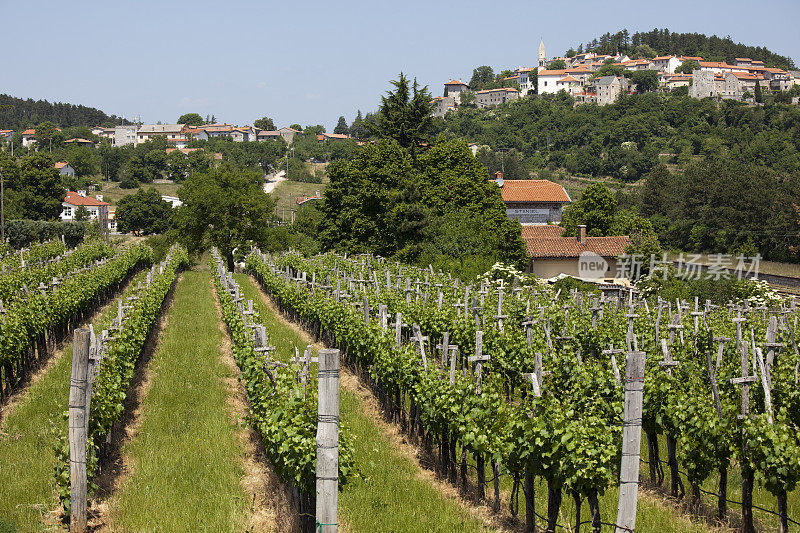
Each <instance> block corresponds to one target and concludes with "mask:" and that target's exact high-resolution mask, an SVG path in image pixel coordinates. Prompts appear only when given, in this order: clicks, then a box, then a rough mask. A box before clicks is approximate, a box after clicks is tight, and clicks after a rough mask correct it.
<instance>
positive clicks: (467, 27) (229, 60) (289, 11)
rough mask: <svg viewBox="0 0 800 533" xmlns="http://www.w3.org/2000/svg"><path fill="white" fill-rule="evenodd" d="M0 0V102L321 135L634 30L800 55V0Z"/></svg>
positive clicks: (151, 120) (168, 120) (145, 118)
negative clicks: (408, 101)
mask: <svg viewBox="0 0 800 533" xmlns="http://www.w3.org/2000/svg"><path fill="white" fill-rule="evenodd" d="M603 5H604V4H603V3H602V2H596V1H594V2H588V1H583V0H572V1H569V2H560V1H553V2H532V1H530V2H526V1H521V0H507V1H506V2H493V1H486V0H484V1H482V2H474V1H471V0H452V1H449V2H440V1H437V0H429V1H426V2H420V1H417V0H406V1H404V2H391V3H389V2H383V1H380V0H372V1H348V0H332V1H325V2H322V1H316V0H307V1H305V2H295V1H292V0H283V1H272V0H264V1H249V0H247V1H224V0H218V1H215V2H207V1H189V2H186V1H184V2H172V1H168V0H165V1H150V0H142V1H138V0H129V1H126V2H119V1H116V0H114V1H108V0H105V1H103V2H88V1H86V2H84V1H81V0H77V1H75V2H63V1H60V2H54V1H46V0H40V1H37V2H25V1H22V0H0V21H2V28H3V33H2V42H3V43H4V44H5V45H6V46H4V47H3V51H2V52H0V93H2V92H5V93H9V94H11V95H14V96H19V97H24V98H28V97H30V98H34V99H39V98H45V99H48V100H50V101H63V102H70V103H76V104H84V105H89V106H93V107H98V108H100V109H102V110H103V111H105V112H106V113H109V114H117V115H123V114H124V115H125V116H126V117H132V116H134V115H141V117H142V120H143V121H145V122H156V121H162V122H174V121H175V120H176V119H177V118H178V116H179V115H181V114H183V113H186V112H198V113H200V114H201V115H203V116H204V117H205V115H206V114H214V115H216V117H217V120H218V121H225V122H231V123H235V124H239V125H244V124H252V122H253V120H255V119H256V118H259V117H261V116H264V115H267V116H270V117H272V118H273V119H274V120H275V123H276V125H277V126H278V127H280V126H283V125H288V124H291V123H295V122H297V123H300V124H302V125H303V126H305V125H307V124H317V123H321V124H324V125H325V126H326V127H327V128H328V131H331V130H332V128H333V126H334V124H335V123H336V119H337V118H338V117H339V115H344V116H345V117H346V118H347V121H348V123H349V122H350V121H351V120H352V119H353V116H354V115H355V113H356V110H357V109H361V110H362V111H364V112H366V111H370V110H374V109H376V107H377V105H378V102H379V96H380V94H381V93H383V92H384V91H386V90H387V89H388V88H389V83H388V82H389V80H391V79H395V78H396V77H397V74H398V72H400V71H401V70H402V71H404V72H406V73H408V74H410V75H412V76H416V77H417V78H418V79H419V81H420V82H421V83H423V84H428V85H430V87H431V90H432V92H433V93H434V94H439V93H440V92H441V90H442V84H443V83H444V82H445V81H447V80H448V79H449V78H450V77H462V78H465V81H466V80H468V79H469V77H470V76H471V73H472V69H473V68H474V67H476V66H478V65H483V64H487V65H491V66H492V67H493V68H495V71H497V70H498V69H502V68H513V67H517V66H520V65H531V64H533V63H534V61H535V59H536V54H537V49H538V45H539V39H540V37H541V38H544V42H545V45H546V46H547V55H548V57H551V56H553V55H561V54H563V53H564V51H565V50H566V49H567V48H569V47H570V46H573V45H574V46H577V45H578V44H579V43H581V42H587V41H590V40H591V39H592V38H594V37H598V36H599V35H600V34H602V33H604V32H606V31H610V32H612V33H613V32H616V31H618V30H620V29H622V28H628V30H629V31H631V33H633V32H634V31H646V30H650V29H652V28H654V27H659V28H663V27H668V28H669V29H670V30H672V31H680V32H701V33H706V34H708V35H711V34H717V35H720V36H725V35H730V36H731V37H732V38H733V39H734V40H735V41H738V42H743V43H745V44H752V45H763V46H767V47H768V48H769V49H771V50H773V51H774V52H777V53H780V54H783V55H788V56H790V57H792V58H795V61H796V62H797V60H798V59H799V58H800V31H798V21H800V2H798V1H796V0H794V1H789V0H783V1H779V0H775V1H773V0H762V1H759V2H755V3H753V2H751V1H740V0H729V1H725V2H723V1H716V0H713V1H705V0H693V1H683V0H672V1H659V2H649V1H645V2H627V3H625V2H623V3H619V2H616V3H610V4H607V5H608V6H609V8H608V9H607V10H605V11H604V10H603Z"/></svg>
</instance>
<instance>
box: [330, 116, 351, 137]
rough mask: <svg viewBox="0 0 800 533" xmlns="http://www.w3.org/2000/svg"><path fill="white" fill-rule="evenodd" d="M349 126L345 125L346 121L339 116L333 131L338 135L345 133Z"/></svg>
mask: <svg viewBox="0 0 800 533" xmlns="http://www.w3.org/2000/svg"><path fill="white" fill-rule="evenodd" d="M348 131H349V128H348V126H347V121H346V120H345V118H344V117H339V121H338V122H337V123H336V127H335V128H333V133H337V134H340V135H347V132H348Z"/></svg>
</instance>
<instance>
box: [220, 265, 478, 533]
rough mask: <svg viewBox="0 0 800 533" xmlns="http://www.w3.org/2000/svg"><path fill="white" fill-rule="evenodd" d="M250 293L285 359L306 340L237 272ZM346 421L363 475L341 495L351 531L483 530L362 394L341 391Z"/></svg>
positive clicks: (343, 515)
mask: <svg viewBox="0 0 800 533" xmlns="http://www.w3.org/2000/svg"><path fill="white" fill-rule="evenodd" d="M234 277H235V279H236V281H238V282H239V284H240V286H241V289H242V293H243V296H244V298H245V299H250V300H253V305H254V306H255V307H256V308H257V309H258V311H259V313H260V315H261V321H262V322H263V324H264V327H265V328H266V330H267V333H268V334H269V336H270V337H269V339H270V344H271V345H273V346H275V347H276V348H277V349H276V352H277V357H278V358H279V359H282V360H286V359H288V358H289V357H291V356H292V355H294V347H295V346H297V347H298V349H299V350H300V352H301V353H302V352H303V350H304V349H305V347H306V343H305V341H304V340H303V337H301V335H300V334H298V333H297V332H296V331H295V330H293V329H291V328H289V327H287V326H285V325H284V324H283V323H282V322H281V321H280V320H279V318H278V317H276V316H275V315H274V314H273V313H272V312H271V311H269V309H268V308H267V307H266V306H265V305H263V303H262V302H261V298H260V297H259V292H258V289H257V288H256V286H255V285H254V284H253V283H252V281H251V280H250V278H248V277H247V276H245V275H242V274H236V275H235V276H234ZM340 394H341V396H340V415H341V418H342V423H343V424H344V425H346V426H347V427H348V428H349V431H350V433H351V434H352V435H353V436H354V444H355V450H354V451H355V454H354V459H355V463H356V465H357V467H358V469H359V470H360V472H361V477H360V478H358V479H353V480H352V481H351V483H349V484H348V485H347V486H346V487H344V489H343V491H342V492H341V493H340V495H339V515H340V517H341V520H342V521H343V522H344V524H345V526H346V528H347V530H348V531H365V532H367V531H369V532H372V531H419V532H428V531H448V532H450V531H484V530H486V529H487V528H486V527H485V526H484V525H483V523H482V522H480V521H478V520H476V519H473V518H471V517H470V516H469V514H468V513H467V511H466V510H465V509H464V507H463V506H461V505H459V504H458V503H456V502H454V501H452V500H447V499H445V497H443V496H442V494H441V493H440V492H438V491H437V490H436V489H435V488H434V487H433V486H432V485H431V484H430V483H428V482H426V481H424V480H423V479H420V477H419V475H418V474H419V472H418V467H417V466H416V465H415V464H414V463H413V462H412V461H411V460H410V459H409V458H407V457H406V456H404V455H402V454H400V453H398V452H397V451H396V450H393V448H392V444H391V442H390V440H389V439H388V438H387V436H386V435H384V434H383V432H382V430H381V429H380V427H379V426H378V425H376V423H375V422H374V421H373V420H372V419H371V418H370V417H368V416H367V415H365V411H364V406H363V405H362V403H361V399H360V398H359V397H358V396H357V395H355V394H351V393H349V392H347V391H345V390H341V391H340Z"/></svg>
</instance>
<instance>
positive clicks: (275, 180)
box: [264, 170, 286, 194]
mask: <svg viewBox="0 0 800 533" xmlns="http://www.w3.org/2000/svg"><path fill="white" fill-rule="evenodd" d="M282 181H286V171H285V170H280V171H278V172H276V173H275V174H268V175H267V181H266V183H264V192H265V193H267V194H269V193H271V192H272V191H273V190H275V187H276V186H277V185H278V184H279V183H280V182H282Z"/></svg>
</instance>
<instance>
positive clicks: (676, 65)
mask: <svg viewBox="0 0 800 533" xmlns="http://www.w3.org/2000/svg"><path fill="white" fill-rule="evenodd" d="M687 62H691V63H690V64H691V66H692V67H696V68H692V71H691V73H685V72H680V71H681V70H685V69H681V68H680V67H681V66H682V65H683V64H684V63H687ZM553 65H558V66H559V67H561V66H562V65H563V68H552V66H553ZM609 65H610V66H611V67H618V68H617V69H616V70H617V71H627V72H636V71H652V72H655V73H656V74H657V77H658V90H660V91H664V92H668V91H672V90H674V89H679V88H681V87H688V94H689V96H691V97H694V98H720V99H733V100H739V101H744V102H754V101H755V94H756V91H757V89H756V86H758V87H759V89H760V90H761V91H770V92H779V91H788V90H789V89H791V87H792V86H793V85H800V71H798V70H783V69H780V68H773V67H767V66H765V64H764V62H763V61H756V60H753V59H750V58H747V57H737V58H736V60H735V61H734V64H732V65H731V64H728V63H726V62H721V61H706V60H705V59H704V58H702V57H700V56H675V55H665V56H657V57H653V58H639V59H632V58H631V57H629V56H628V55H626V54H621V53H620V54H616V55H607V54H595V53H591V52H583V53H578V54H575V55H574V56H572V57H553V58H551V59H549V60H548V59H547V56H546V52H545V45H544V41H542V42H540V44H539V54H538V61H537V65H536V66H534V67H522V66H520V67H517V68H516V69H515V70H514V74H513V75H512V76H508V77H504V78H503V80H502V82H503V85H504V86H503V87H500V88H494V89H484V90H478V91H474V97H475V98H474V104H475V105H476V106H477V107H478V108H481V109H483V108H488V107H495V106H497V105H499V104H502V103H505V102H509V101H512V100H515V99H517V98H520V97H524V96H527V95H531V94H555V93H558V92H560V91H565V92H566V93H567V94H569V95H571V96H572V97H573V98H574V99H575V103H576V105H577V104H581V103H595V104H598V105H607V104H610V103H613V102H615V101H616V100H617V99H618V98H619V97H620V95H622V94H625V93H631V92H635V90H636V88H635V86H634V85H633V84H632V83H631V81H630V79H629V78H628V77H627V76H625V75H601V69H603V67H606V66H609ZM471 93H472V91H470V86H469V85H468V84H467V83H464V82H463V81H461V80H457V79H452V80H450V81H448V82H447V83H445V84H444V96H437V97H435V98H434V99H433V101H432V102H431V103H432V104H433V115H434V116H436V117H441V116H444V115H445V114H446V113H447V112H448V111H451V110H454V109H457V108H458V107H459V106H461V105H464V98H463V96H464V95H467V94H470V95H471ZM470 100H471V98H470ZM794 103H797V97H795V99H794Z"/></svg>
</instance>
